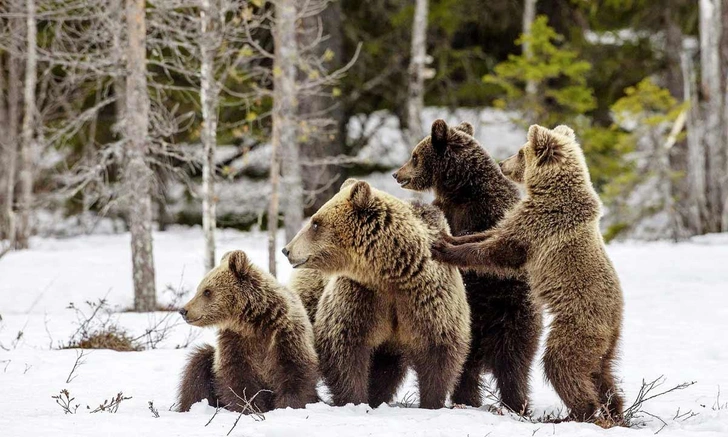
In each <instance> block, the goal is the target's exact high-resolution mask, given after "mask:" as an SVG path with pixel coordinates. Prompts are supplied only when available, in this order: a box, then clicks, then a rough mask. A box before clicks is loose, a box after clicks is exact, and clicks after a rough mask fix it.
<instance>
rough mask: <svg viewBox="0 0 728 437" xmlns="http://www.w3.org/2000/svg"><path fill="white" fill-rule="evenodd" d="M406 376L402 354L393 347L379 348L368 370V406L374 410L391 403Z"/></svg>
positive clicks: (383, 346)
mask: <svg viewBox="0 0 728 437" xmlns="http://www.w3.org/2000/svg"><path fill="white" fill-rule="evenodd" d="M406 374H407V366H406V365H405V362H404V357H403V356H402V352H401V351H399V350H397V348H396V347H395V346H393V345H387V344H384V345H382V346H379V347H378V348H377V349H376V350H374V353H373V354H372V358H371V367H370V369H369V406H370V407H372V408H376V407H378V406H380V405H382V404H383V403H388V402H391V401H392V398H394V395H395V394H396V393H397V389H398V388H399V386H400V385H401V384H402V380H404V377H405V375H406Z"/></svg>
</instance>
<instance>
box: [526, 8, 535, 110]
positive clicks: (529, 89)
mask: <svg viewBox="0 0 728 437" xmlns="http://www.w3.org/2000/svg"><path fill="white" fill-rule="evenodd" d="M536 1H537V0H524V3H523V34H524V35H530V34H531V26H533V21H534V20H535V19H536ZM523 54H524V55H525V56H526V59H530V58H531V56H532V53H531V44H529V43H528V42H524V43H523ZM526 94H528V95H529V96H533V95H535V94H536V82H534V81H533V80H529V81H528V82H526Z"/></svg>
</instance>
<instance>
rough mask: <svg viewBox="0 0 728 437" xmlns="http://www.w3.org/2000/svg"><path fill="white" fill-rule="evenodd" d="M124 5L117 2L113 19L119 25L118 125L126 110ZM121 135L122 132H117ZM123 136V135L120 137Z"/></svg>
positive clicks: (116, 48)
mask: <svg viewBox="0 0 728 437" xmlns="http://www.w3.org/2000/svg"><path fill="white" fill-rule="evenodd" d="M124 14H125V11H124V3H123V2H117V3H116V4H115V5H114V10H113V17H114V21H115V23H118V25H117V26H116V27H115V28H114V35H113V40H112V41H113V43H112V44H113V50H114V57H115V58H116V59H115V60H116V62H117V71H116V74H115V75H114V96H115V97H116V99H115V100H114V115H115V116H116V120H117V123H118V122H120V121H122V120H124V111H125V109H126V76H125V70H126V66H125V65H126V61H125V56H124V51H125V50H124V26H123V25H122V24H121V23H123V22H124ZM117 133H119V134H120V133H121V132H117ZM120 136H123V135H120Z"/></svg>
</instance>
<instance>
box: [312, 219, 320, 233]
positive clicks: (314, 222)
mask: <svg viewBox="0 0 728 437" xmlns="http://www.w3.org/2000/svg"><path fill="white" fill-rule="evenodd" d="M318 228H319V222H318V220H313V221H312V222H311V229H313V230H314V231H318Z"/></svg>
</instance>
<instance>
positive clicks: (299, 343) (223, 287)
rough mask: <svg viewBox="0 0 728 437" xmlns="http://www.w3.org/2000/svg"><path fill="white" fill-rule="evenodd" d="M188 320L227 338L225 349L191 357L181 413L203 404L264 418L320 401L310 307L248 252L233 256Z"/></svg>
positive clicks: (212, 276)
mask: <svg viewBox="0 0 728 437" xmlns="http://www.w3.org/2000/svg"><path fill="white" fill-rule="evenodd" d="M180 314H181V315H182V317H183V318H184V320H185V321H186V322H187V323H189V324H190V325H193V326H200V327H205V326H214V327H217V328H218V329H219V332H218V338H217V348H214V347H212V346H210V345H205V346H203V347H200V348H198V349H197V350H196V351H195V352H193V353H192V354H191V355H190V358H189V361H188V363H187V366H186V367H185V370H184V374H183V377H182V382H181V383H180V387H179V401H178V405H179V407H178V408H179V411H189V409H190V406H191V405H192V404H194V403H196V402H199V401H201V400H203V399H207V402H208V403H209V404H210V405H212V406H218V405H219V406H221V407H225V408H227V409H229V410H233V411H242V410H243V408H244V406H245V402H244V401H243V399H245V400H246V401H249V402H250V403H251V404H252V405H254V406H255V407H256V408H258V409H259V410H260V411H261V412H265V411H269V410H271V409H274V408H286V407H292V408H303V407H305V405H306V404H308V403H313V402H316V401H317V395H316V382H317V378H318V374H317V367H318V360H317V358H316V352H315V350H314V346H313V329H312V327H311V323H310V322H309V320H308V317H307V316H306V311H305V309H304V308H303V304H302V303H301V300H300V299H299V297H298V296H297V295H296V294H294V293H292V292H290V291H289V290H288V289H286V288H285V287H283V286H281V285H279V284H278V283H277V282H276V280H275V278H273V276H271V275H270V274H268V273H267V272H265V271H263V270H262V269H259V268H258V267H256V266H255V265H253V264H252V263H251V262H250V261H249V260H248V257H247V256H246V255H245V253H244V252H242V251H240V250H236V251H233V252H228V253H226V254H225V255H224V256H223V257H222V260H221V262H220V265H219V266H217V267H215V268H214V269H212V270H211V271H210V272H209V273H208V274H207V275H206V276H205V278H204V279H203V280H202V282H201V283H200V285H199V286H198V288H197V293H196V294H195V296H194V297H193V298H192V300H190V301H189V302H188V303H187V304H186V305H185V306H184V308H183V309H182V310H180ZM241 398H243V399H241Z"/></svg>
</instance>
